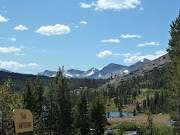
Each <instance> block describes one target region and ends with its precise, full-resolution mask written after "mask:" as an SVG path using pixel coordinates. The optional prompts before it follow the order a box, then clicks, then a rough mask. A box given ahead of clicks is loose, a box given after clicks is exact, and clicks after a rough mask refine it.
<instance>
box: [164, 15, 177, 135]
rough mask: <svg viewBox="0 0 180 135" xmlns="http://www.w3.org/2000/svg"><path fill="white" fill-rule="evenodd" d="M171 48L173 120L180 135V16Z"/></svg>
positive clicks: (172, 27) (170, 77) (172, 33)
mask: <svg viewBox="0 0 180 135" xmlns="http://www.w3.org/2000/svg"><path fill="white" fill-rule="evenodd" d="M170 27H171V30H170V35H171V39H170V40H169V47H168V49H167V51H168V53H169V57H170V59H171V61H172V62H171V63H170V64H169V65H168V75H167V77H168V82H169V83H168V84H169V95H170V98H171V100H170V102H171V103H170V105H171V112H172V113H171V118H172V119H173V120H175V121H176V123H175V134H179V133H180V98H179V97H180V85H179V80H180V14H179V16H178V18H176V20H175V21H173V22H172V24H171V25H170Z"/></svg>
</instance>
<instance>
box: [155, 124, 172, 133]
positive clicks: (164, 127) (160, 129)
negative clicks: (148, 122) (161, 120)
mask: <svg viewBox="0 0 180 135" xmlns="http://www.w3.org/2000/svg"><path fill="white" fill-rule="evenodd" d="M155 130H156V131H157V132H158V134H160V135H170V134H172V127H171V126H168V125H161V126H156V127H155Z"/></svg>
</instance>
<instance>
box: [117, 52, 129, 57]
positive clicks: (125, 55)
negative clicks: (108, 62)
mask: <svg viewBox="0 0 180 135" xmlns="http://www.w3.org/2000/svg"><path fill="white" fill-rule="evenodd" d="M113 55H115V56H118V55H120V56H124V57H130V56H131V54H130V53H123V54H120V53H113Z"/></svg>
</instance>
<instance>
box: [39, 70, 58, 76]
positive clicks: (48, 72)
mask: <svg viewBox="0 0 180 135" xmlns="http://www.w3.org/2000/svg"><path fill="white" fill-rule="evenodd" d="M39 74H40V75H42V76H48V77H54V76H55V75H56V71H50V70H45V71H44V72H41V73H39Z"/></svg>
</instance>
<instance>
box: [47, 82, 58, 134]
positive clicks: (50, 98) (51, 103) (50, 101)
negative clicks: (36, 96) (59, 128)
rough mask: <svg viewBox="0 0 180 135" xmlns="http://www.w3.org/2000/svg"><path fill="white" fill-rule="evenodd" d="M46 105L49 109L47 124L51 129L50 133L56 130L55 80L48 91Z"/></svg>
mask: <svg viewBox="0 0 180 135" xmlns="http://www.w3.org/2000/svg"><path fill="white" fill-rule="evenodd" d="M46 107H47V109H48V115H47V121H46V125H47V127H48V130H49V135H51V134H52V132H54V126H55V123H54V121H55V117H54V116H55V110H56V109H55V107H56V106H55V91H54V85H53V82H52V81H50V83H49V86H48V88H47V91H46Z"/></svg>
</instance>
